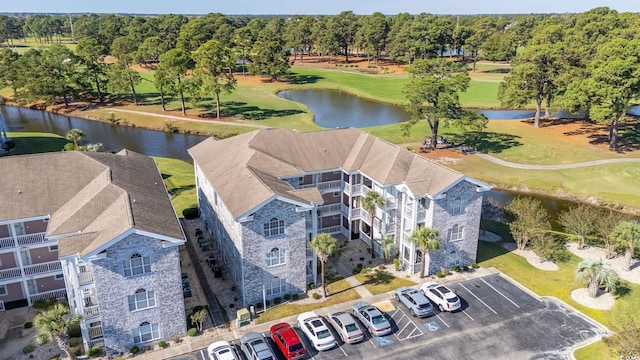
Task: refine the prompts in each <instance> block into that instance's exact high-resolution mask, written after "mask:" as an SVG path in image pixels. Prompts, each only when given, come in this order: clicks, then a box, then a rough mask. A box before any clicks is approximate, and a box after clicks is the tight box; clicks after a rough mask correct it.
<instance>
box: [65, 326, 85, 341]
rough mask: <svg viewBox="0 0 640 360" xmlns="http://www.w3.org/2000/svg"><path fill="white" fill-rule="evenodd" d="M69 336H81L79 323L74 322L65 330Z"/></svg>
mask: <svg viewBox="0 0 640 360" xmlns="http://www.w3.org/2000/svg"><path fill="white" fill-rule="evenodd" d="M67 335H69V337H70V338H74V337H76V338H82V330H80V323H76V324H75V325H74V326H72V327H70V328H69V331H68V332H67Z"/></svg>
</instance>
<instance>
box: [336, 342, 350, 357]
mask: <svg viewBox="0 0 640 360" xmlns="http://www.w3.org/2000/svg"><path fill="white" fill-rule="evenodd" d="M336 345H338V349H340V351H342V353H343V354H344V356H346V357H348V356H349V355H347V352H346V351H344V349H343V348H342V346H340V344H338V342H337V341H336Z"/></svg>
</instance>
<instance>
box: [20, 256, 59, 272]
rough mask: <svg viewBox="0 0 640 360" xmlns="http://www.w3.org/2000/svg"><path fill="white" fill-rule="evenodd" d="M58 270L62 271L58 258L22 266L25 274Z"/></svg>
mask: <svg viewBox="0 0 640 360" xmlns="http://www.w3.org/2000/svg"><path fill="white" fill-rule="evenodd" d="M59 271H62V264H61V263H60V260H55V261H49V262H46V263H41V264H34V265H27V266H25V267H24V274H25V275H36V274H44V273H49V272H59Z"/></svg>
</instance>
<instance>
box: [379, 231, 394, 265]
mask: <svg viewBox="0 0 640 360" xmlns="http://www.w3.org/2000/svg"><path fill="white" fill-rule="evenodd" d="M380 245H381V246H382V255H384V258H385V260H387V259H389V258H390V257H392V256H394V254H396V241H395V239H394V238H393V236H385V237H383V238H382V240H381V241H380Z"/></svg>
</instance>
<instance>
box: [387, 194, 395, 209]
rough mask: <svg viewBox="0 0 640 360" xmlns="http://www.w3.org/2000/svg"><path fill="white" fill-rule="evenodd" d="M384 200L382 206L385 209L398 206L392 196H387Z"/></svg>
mask: <svg viewBox="0 0 640 360" xmlns="http://www.w3.org/2000/svg"><path fill="white" fill-rule="evenodd" d="M385 200H386V202H385V204H384V207H385V208H386V209H395V208H396V207H397V206H398V202H397V201H396V198H394V197H388V198H386V199H385Z"/></svg>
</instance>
